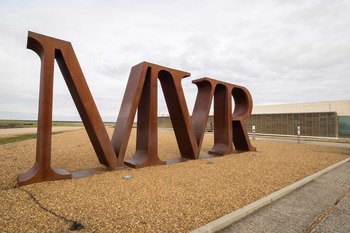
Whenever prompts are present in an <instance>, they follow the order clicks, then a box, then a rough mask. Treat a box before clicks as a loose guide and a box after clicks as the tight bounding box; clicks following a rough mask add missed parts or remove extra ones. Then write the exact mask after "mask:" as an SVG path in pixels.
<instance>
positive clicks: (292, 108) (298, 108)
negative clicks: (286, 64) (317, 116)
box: [252, 100, 350, 116]
mask: <svg viewBox="0 0 350 233" xmlns="http://www.w3.org/2000/svg"><path fill="white" fill-rule="evenodd" d="M307 112H337V114H338V116H350V100H339V101H324V102H313V103H298V104H279V105H262V106H254V107H253V112H252V114H273V113H307Z"/></svg>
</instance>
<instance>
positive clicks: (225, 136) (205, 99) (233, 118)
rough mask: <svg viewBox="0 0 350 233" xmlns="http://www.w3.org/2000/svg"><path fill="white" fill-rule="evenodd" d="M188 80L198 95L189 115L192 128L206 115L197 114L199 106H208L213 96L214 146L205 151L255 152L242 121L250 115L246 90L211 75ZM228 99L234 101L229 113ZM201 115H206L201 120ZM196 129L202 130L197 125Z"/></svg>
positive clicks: (250, 107) (217, 152) (218, 153)
mask: <svg viewBox="0 0 350 233" xmlns="http://www.w3.org/2000/svg"><path fill="white" fill-rule="evenodd" d="M192 82H193V83H194V84H196V85H197V86H198V95H197V100H196V104H195V108H194V112H193V117H192V120H193V125H194V127H196V126H197V127H196V128H200V125H201V123H202V122H204V121H205V123H206V122H207V118H208V114H206V115H205V114H204V113H203V114H202V116H201V114H199V112H200V110H201V109H204V108H210V103H211V101H212V98H213V95H214V146H213V148H212V149H211V150H209V153H211V154H215V155H225V154H231V153H234V152H236V151H255V148H254V147H253V146H252V145H251V143H250V140H249V137H248V133H247V132H246V129H245V127H244V120H245V119H246V118H248V117H249V116H250V115H251V112H252V108H253V101H252V97H251V95H250V93H249V91H248V90H247V89H246V88H244V87H241V86H237V85H234V84H230V83H225V82H221V81H219V80H215V79H211V78H202V79H197V80H193V81H192ZM204 83H205V88H204ZM232 98H233V99H234V102H235V109H234V112H233V114H232ZM200 105H201V106H200ZM199 106H200V107H199ZM204 106H205V107H204ZM197 111H198V113H197ZM204 115H205V116H206V118H205V120H204ZM201 127H205V125H201ZM200 130H205V129H204V128H200ZM202 136H203V134H202ZM232 142H233V144H234V148H233V145H232Z"/></svg>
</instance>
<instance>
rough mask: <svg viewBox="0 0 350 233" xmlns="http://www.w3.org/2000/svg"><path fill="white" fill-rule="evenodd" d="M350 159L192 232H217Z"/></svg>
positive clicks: (346, 160)
mask: <svg viewBox="0 0 350 233" xmlns="http://www.w3.org/2000/svg"><path fill="white" fill-rule="evenodd" d="M349 160H350V158H347V159H344V160H342V161H340V162H338V163H336V164H333V165H331V166H329V167H327V168H325V169H323V170H321V171H319V172H317V173H315V174H313V175H310V176H308V177H305V178H303V179H301V180H299V181H297V182H295V183H293V184H291V185H289V186H287V187H284V188H282V189H280V190H278V191H276V192H274V193H271V194H270V195H268V196H266V197H263V198H261V199H259V200H257V201H255V202H252V203H250V204H249V205H246V206H244V207H242V208H240V209H237V210H235V211H233V212H232V213H229V214H227V215H224V216H223V217H221V218H218V219H216V220H214V221H212V222H210V223H208V224H206V225H204V226H202V227H199V228H197V229H195V230H193V231H191V232H190V233H211V232H215V231H218V230H221V229H223V228H225V227H227V226H229V225H231V224H232V223H234V222H236V221H238V220H240V219H242V218H244V217H245V216H247V215H249V214H251V213H253V212H254V211H256V210H258V209H260V208H261V207H263V206H266V205H267V204H269V203H271V202H273V201H276V200H277V199H279V198H281V197H283V196H285V195H287V194H288V193H290V192H292V191H293V190H295V189H297V188H299V187H301V186H303V185H305V184H307V183H309V182H310V181H312V180H314V179H316V178H318V177H319V176H321V175H323V174H325V173H327V172H329V171H331V170H333V169H335V168H337V167H339V166H341V165H343V164H345V163H346V162H348V161H349Z"/></svg>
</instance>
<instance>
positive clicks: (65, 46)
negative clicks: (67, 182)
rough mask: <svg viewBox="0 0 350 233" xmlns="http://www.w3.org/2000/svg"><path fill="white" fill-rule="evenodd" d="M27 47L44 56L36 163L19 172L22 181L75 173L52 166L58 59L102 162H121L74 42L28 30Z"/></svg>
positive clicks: (49, 178) (67, 175) (23, 183)
mask: <svg viewBox="0 0 350 233" xmlns="http://www.w3.org/2000/svg"><path fill="white" fill-rule="evenodd" d="M27 48H28V49H31V50H33V51H34V52H36V53H37V54H38V55H39V57H40V59H41V72H40V94H39V113H38V130H37V146H36V160H35V163H34V165H33V167H32V168H31V169H30V170H29V171H27V172H25V173H22V174H20V175H19V176H18V184H19V185H25V184H30V183H36V182H41V181H47V180H58V179H69V178H71V176H72V175H71V174H70V173H69V172H67V171H65V170H61V169H54V168H52V167H51V133H52V101H53V78H54V60H55V59H56V61H57V62H58V65H59V67H60V69H61V72H62V74H63V77H64V79H65V81H66V83H67V86H68V88H69V91H70V93H71V95H72V98H73V100H74V103H75V105H76V107H77V109H78V111H79V114H80V117H81V119H82V121H83V123H84V126H85V129H86V131H87V133H88V135H89V137H90V140H91V143H92V145H93V147H94V149H95V152H96V154H97V156H98V159H99V161H100V163H102V164H104V165H106V166H108V167H115V166H117V159H116V156H115V153H114V150H113V147H112V145H111V143H110V140H109V137H108V134H107V132H106V129H105V127H104V124H103V122H102V119H101V117H100V114H99V112H98V110H97V107H96V105H95V102H94V100H93V98H92V95H91V93H90V90H89V87H88V85H87V83H86V81H85V78H84V75H83V72H82V70H81V68H80V65H79V62H78V60H77V58H76V56H75V53H74V50H73V48H72V45H71V43H70V42H67V41H63V40H58V39H55V38H51V37H48V36H44V35H40V34H37V33H33V32H28V43H27Z"/></svg>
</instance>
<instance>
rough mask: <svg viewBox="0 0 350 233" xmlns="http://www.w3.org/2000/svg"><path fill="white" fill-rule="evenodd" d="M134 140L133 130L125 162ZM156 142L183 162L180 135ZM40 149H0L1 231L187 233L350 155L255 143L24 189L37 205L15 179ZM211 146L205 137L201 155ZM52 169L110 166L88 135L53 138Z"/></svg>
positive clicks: (27, 145)
mask: <svg viewBox="0 0 350 233" xmlns="http://www.w3.org/2000/svg"><path fill="white" fill-rule="evenodd" d="M112 131H113V129H112V128H108V132H109V134H110V135H111V133H112ZM135 136H136V131H134V130H133V131H132V134H131V138H130V141H129V147H128V150H127V156H126V159H127V158H130V157H131V156H132V154H133V152H134V149H135ZM158 137H159V146H158V148H159V157H160V158H161V159H162V160H167V159H169V158H174V157H178V155H179V150H178V148H177V144H176V139H175V136H174V134H173V133H172V132H171V131H164V130H159V135H158ZM35 144H36V141H35V140H27V141H22V142H16V143H11V144H5V145H1V146H0V158H1V160H0V168H1V169H0V200H1V209H0V231H1V232H71V231H70V229H69V227H70V223H71V222H70V221H77V222H79V223H81V224H82V225H83V226H84V228H83V229H81V230H80V231H79V232H189V231H191V230H193V229H195V228H197V227H200V226H202V225H204V224H206V223H208V222H210V221H212V220H214V219H217V218H219V217H221V216H223V215H225V214H228V213H230V212H232V211H234V210H236V209H238V208H240V207H243V206H245V205H247V204H249V203H251V202H253V201H255V200H257V199H260V198H262V197H264V196H266V195H268V194H270V193H272V192H274V191H276V190H278V189H281V188H283V187H285V186H287V185H289V184H292V183H294V182H295V181H297V180H300V179H302V178H304V177H306V176H308V175H311V174H313V173H315V172H317V171H319V170H322V169H323V168H325V167H327V166H330V165H332V164H334V163H336V162H338V161H340V160H343V159H345V158H347V157H349V155H350V150H349V148H342V147H326V146H318V145H306V144H296V143H282V142H269V141H260V140H259V141H252V144H253V145H254V146H255V147H257V151H256V152H246V153H239V154H232V155H226V156H222V157H216V158H208V159H200V160H191V161H187V162H183V163H177V164H171V165H162V166H153V167H146V168H142V169H131V168H126V169H124V170H108V169H105V171H102V172H100V173H98V174H95V175H92V176H89V177H86V178H81V179H71V180H62V181H54V182H43V183H37V184H32V185H27V186H23V187H22V188H23V189H25V190H27V191H29V192H30V193H31V195H32V196H33V197H34V198H35V200H36V201H37V202H36V201H35V200H34V199H33V197H31V196H30V195H29V194H28V193H27V192H25V191H23V190H20V189H19V188H17V187H16V177H17V175H18V174H19V173H22V172H24V171H26V170H28V169H29V168H30V167H31V166H32V164H33V163H34V159H35ZM212 144H213V136H212V135H210V134H208V135H205V138H204V142H203V148H202V149H203V153H206V152H207V151H208V150H209V149H210V148H211V147H212ZM52 166H53V167H55V168H64V169H66V170H69V171H79V170H83V169H89V168H103V167H104V166H103V165H100V164H99V162H98V160H97V157H96V155H95V153H94V150H93V148H92V145H91V144H90V141H89V139H88V136H87V134H86V132H85V130H83V129H82V130H76V131H72V132H65V133H60V134H55V135H53V137H52ZM123 176H131V178H130V179H124V178H123ZM38 203H39V204H40V205H39V204H38ZM40 206H41V207H40ZM42 207H43V208H45V209H46V210H44V209H43V208H42ZM50 211H51V212H50ZM52 212H53V213H55V214H56V215H57V216H55V215H54V214H52Z"/></svg>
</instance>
